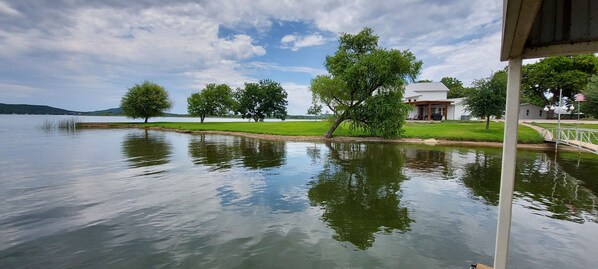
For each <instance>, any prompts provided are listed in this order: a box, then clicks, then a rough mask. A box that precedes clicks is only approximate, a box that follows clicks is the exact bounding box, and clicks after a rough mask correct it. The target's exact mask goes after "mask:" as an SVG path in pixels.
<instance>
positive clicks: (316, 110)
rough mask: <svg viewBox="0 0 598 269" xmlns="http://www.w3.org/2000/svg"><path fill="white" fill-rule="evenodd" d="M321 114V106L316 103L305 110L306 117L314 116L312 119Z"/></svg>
mask: <svg viewBox="0 0 598 269" xmlns="http://www.w3.org/2000/svg"><path fill="white" fill-rule="evenodd" d="M320 114H322V105H320V104H317V103H313V104H312V105H311V106H310V107H309V108H308V109H307V115H314V117H316V116H318V115H320Z"/></svg>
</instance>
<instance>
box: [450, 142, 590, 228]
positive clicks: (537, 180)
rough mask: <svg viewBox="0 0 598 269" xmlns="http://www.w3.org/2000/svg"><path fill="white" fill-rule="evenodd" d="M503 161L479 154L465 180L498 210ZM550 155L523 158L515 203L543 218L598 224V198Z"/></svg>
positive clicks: (467, 170)
mask: <svg viewBox="0 0 598 269" xmlns="http://www.w3.org/2000/svg"><path fill="white" fill-rule="evenodd" d="M500 168H501V158H500V156H499V155H496V154H487V153H486V152H483V151H481V152H476V153H475V161H474V162H472V163H469V164H467V165H466V166H465V169H464V173H463V176H462V177H461V180H462V181H463V183H464V185H465V186H467V187H468V188H470V189H471V191H472V194H473V195H474V196H477V197H481V198H483V199H484V201H485V202H486V203H488V204H490V205H493V206H497V205H498V198H499V190H500ZM582 183H583V182H580V181H579V180H577V179H576V178H574V177H573V176H571V175H570V174H568V173H567V172H566V171H565V170H564V169H563V167H562V166H561V165H560V164H559V163H558V162H555V161H554V160H553V159H551V158H549V155H547V154H535V153H534V154H529V153H528V154H520V156H519V157H518V159H517V174H516V181H515V192H514V196H515V199H516V201H515V203H518V204H520V205H522V206H524V207H526V208H529V209H532V210H534V211H536V212H537V214H539V215H545V216H547V217H550V218H554V219H562V220H568V221H573V222H577V223H583V222H585V221H591V222H598V211H597V208H596V196H595V194H594V193H592V191H591V190H589V189H587V188H584V187H583V186H582Z"/></svg>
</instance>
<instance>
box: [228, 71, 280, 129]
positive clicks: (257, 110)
mask: <svg viewBox="0 0 598 269" xmlns="http://www.w3.org/2000/svg"><path fill="white" fill-rule="evenodd" d="M234 97H235V100H236V104H235V106H236V108H235V113H237V114H240V115H241V117H243V118H244V119H253V120H254V121H256V122H258V121H264V119H265V118H266V117H272V118H277V119H281V120H285V119H286V117H287V104H288V101H287V92H286V91H285V89H284V88H283V87H282V86H281V85H280V83H278V82H275V81H272V80H269V79H265V80H260V82H259V83H245V87H244V88H239V89H237V91H236V92H235V94H234Z"/></svg>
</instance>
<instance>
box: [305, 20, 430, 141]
mask: <svg viewBox="0 0 598 269" xmlns="http://www.w3.org/2000/svg"><path fill="white" fill-rule="evenodd" d="M421 65H422V62H421V61H418V60H417V59H416V58H415V56H414V55H413V54H412V53H411V52H409V51H399V50H394V49H390V50H389V49H383V48H380V47H379V46H378V36H376V35H374V34H373V31H372V29H370V28H364V29H363V30H362V31H361V32H359V33H358V34H355V35H352V34H343V35H341V37H340V39H339V46H338V50H337V51H336V53H334V55H331V56H326V62H325V66H326V69H327V70H328V72H329V74H328V75H319V76H317V77H316V78H315V79H313V80H312V82H311V87H310V90H311V92H312V95H313V96H314V98H315V99H316V100H318V101H319V102H321V103H323V104H324V105H326V106H327V107H328V108H329V109H330V110H332V111H333V113H334V121H333V123H332V125H331V126H330V129H329V130H328V132H327V133H326V135H325V137H327V138H330V137H332V134H333V133H334V131H335V130H336V129H337V128H338V126H339V125H340V124H341V123H342V122H343V121H345V120H351V124H357V125H355V126H356V127H364V126H367V129H368V130H378V131H376V133H384V136H386V137H393V136H397V135H398V134H399V131H400V127H401V123H402V122H403V120H404V118H405V116H406V114H405V113H402V112H404V111H405V110H404V109H397V110H392V109H384V108H380V109H379V110H378V111H379V112H391V114H389V115H377V116H378V119H385V120H386V121H389V122H390V121H394V122H398V123H399V124H398V125H397V126H396V127H397V129H396V130H390V129H388V128H386V127H387V126H389V125H390V124H388V123H387V122H381V121H380V120H375V121H371V119H370V118H367V117H369V116H371V114H370V113H362V112H363V107H364V106H368V104H367V103H368V101H370V100H372V96H373V95H374V93H378V94H388V92H394V94H395V95H399V96H401V97H402V89H403V86H404V85H405V84H406V83H407V81H408V80H411V81H413V80H414V79H415V77H416V76H417V75H418V74H419V72H420V69H421ZM399 99H400V98H399ZM394 100H396V98H390V99H389V100H386V101H387V102H384V101H385V100H376V101H375V103H376V104H380V103H384V105H388V106H393V107H395V108H400V106H402V105H403V104H402V103H400V102H399V103H396V102H395V101H394ZM371 105H372V104H370V106H371ZM359 111H361V112H359ZM363 117H366V118H363ZM379 124H380V125H379ZM381 129H384V131H388V132H380V130H381Z"/></svg>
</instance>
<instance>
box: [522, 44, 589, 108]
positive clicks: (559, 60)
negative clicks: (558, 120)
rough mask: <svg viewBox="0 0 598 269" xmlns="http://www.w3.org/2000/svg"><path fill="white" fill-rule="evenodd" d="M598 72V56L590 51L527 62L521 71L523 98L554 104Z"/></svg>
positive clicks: (526, 100) (575, 92)
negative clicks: (560, 95) (589, 52)
mask: <svg viewBox="0 0 598 269" xmlns="http://www.w3.org/2000/svg"><path fill="white" fill-rule="evenodd" d="M597 73H598V57H596V56H594V55H593V54H585V55H576V56H559V57H550V58H545V59H542V60H540V61H538V62H536V63H533V64H528V65H525V66H524V67H523V70H522V89H523V93H522V101H523V102H530V103H533V104H536V105H540V106H543V105H554V104H556V102H557V101H558V100H559V91H560V90H563V97H566V98H572V97H573V96H574V95H575V94H577V93H579V92H580V91H581V90H582V89H583V88H584V87H585V85H586V84H587V82H588V79H589V78H590V77H591V76H592V75H595V74H597Z"/></svg>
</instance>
